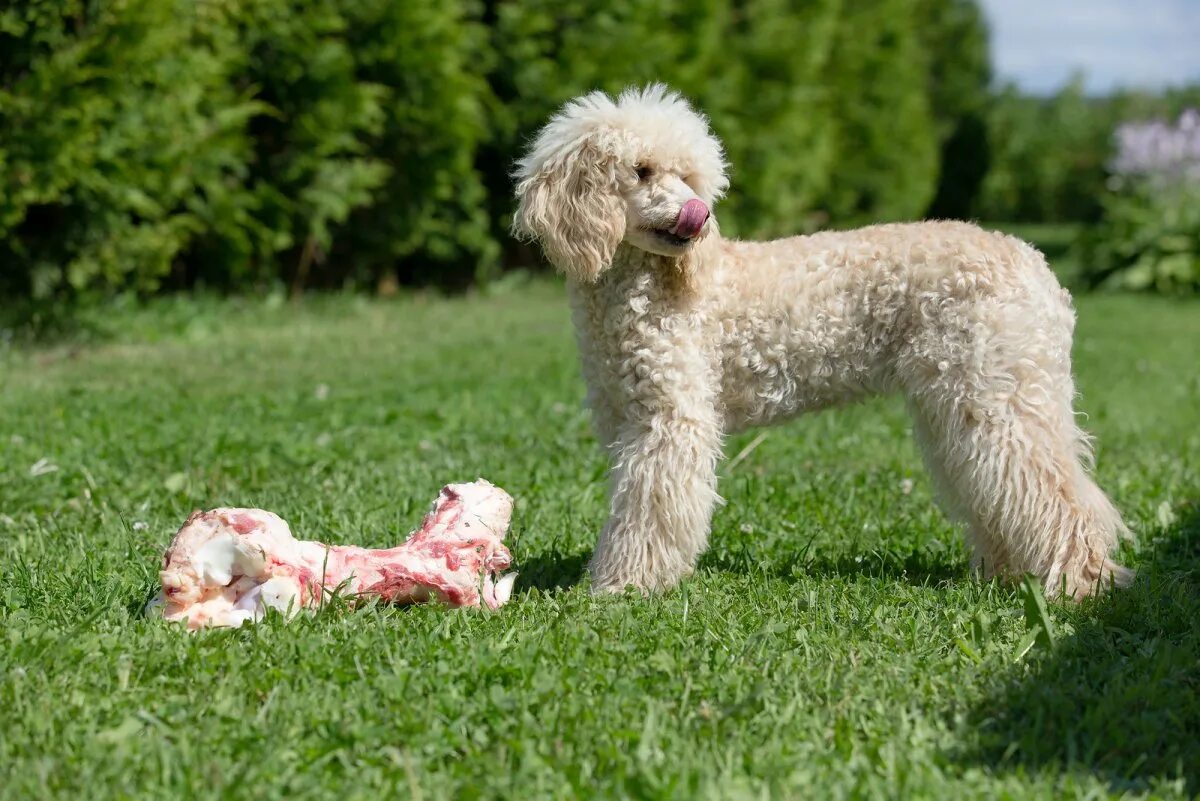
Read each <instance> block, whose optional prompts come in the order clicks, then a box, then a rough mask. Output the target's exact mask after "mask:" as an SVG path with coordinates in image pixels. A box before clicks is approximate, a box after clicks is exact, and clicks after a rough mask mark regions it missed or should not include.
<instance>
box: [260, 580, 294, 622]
mask: <svg viewBox="0 0 1200 801" xmlns="http://www.w3.org/2000/svg"><path fill="white" fill-rule="evenodd" d="M258 590H259V592H260V593H261V594H262V608H266V607H270V608H272V609H278V610H279V611H280V612H283V613H284V614H287V613H288V612H292V613H295V612H296V611H297V610H298V609H299V608H300V588H299V587H298V586H297V585H296V581H295V580H294V579H290V578H285V577H283V576H275V577H274V578H271V579H268V580H267V581H264V582H263V583H262V584H260V585H259V586H258Z"/></svg>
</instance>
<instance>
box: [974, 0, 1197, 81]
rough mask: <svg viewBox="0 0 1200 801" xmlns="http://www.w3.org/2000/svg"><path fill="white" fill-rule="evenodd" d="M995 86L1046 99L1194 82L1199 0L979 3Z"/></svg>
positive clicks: (999, 0) (1013, 0)
mask: <svg viewBox="0 0 1200 801" xmlns="http://www.w3.org/2000/svg"><path fill="white" fill-rule="evenodd" d="M981 2H982V5H983V8H984V12H985V13H986V15H987V18H988V23H989V24H990V26H991V31H992V59H993V62H994V64H995V69H996V76H997V78H999V79H1000V80H1011V81H1015V82H1016V83H1017V84H1018V85H1019V86H1021V87H1022V88H1023V89H1026V90H1029V91H1033V92H1050V91H1053V90H1055V89H1057V88H1059V87H1060V86H1062V85H1063V83H1065V82H1066V81H1067V80H1068V79H1069V78H1070V77H1071V75H1072V74H1073V73H1075V72H1082V73H1083V75H1084V78H1085V84H1086V86H1087V88H1088V89H1089V90H1090V91H1096V92H1103V91H1108V90H1110V89H1114V88H1117V87H1145V88H1161V87H1163V86H1174V85H1179V84H1183V83H1188V82H1194V81H1200V0H981Z"/></svg>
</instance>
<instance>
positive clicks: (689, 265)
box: [598, 231, 721, 299]
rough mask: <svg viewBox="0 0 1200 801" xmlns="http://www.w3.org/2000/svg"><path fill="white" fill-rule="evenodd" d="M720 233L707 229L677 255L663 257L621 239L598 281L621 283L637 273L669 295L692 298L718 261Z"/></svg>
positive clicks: (707, 278) (707, 280)
mask: <svg viewBox="0 0 1200 801" xmlns="http://www.w3.org/2000/svg"><path fill="white" fill-rule="evenodd" d="M720 239H721V236H720V234H719V233H718V232H716V231H710V232H706V233H705V234H704V235H703V236H702V237H700V238H699V239H698V240H697V241H696V242H694V243H693V244H692V245H691V247H689V248H688V249H687V251H685V252H684V253H683V254H682V255H680V256H662V255H659V254H657V253H651V252H649V251H647V250H642V249H641V248H637V247H634V246H633V245H630V244H628V243H626V242H622V243H621V244H620V245H619V246H618V247H617V250H616V252H615V253H614V254H613V260H612V265H611V266H610V267H609V268H608V269H607V270H605V271H604V273H603V274H602V275H601V277H600V281H599V282H598V283H611V282H624V281H625V280H626V279H627V278H629V277H632V276H635V275H640V276H644V277H648V278H650V279H651V280H652V281H654V282H655V283H656V284H658V285H659V286H660V287H661V288H662V289H663V290H665V291H666V292H667V293H668V294H672V295H678V296H680V298H681V299H682V298H684V297H694V296H695V295H696V294H697V292H698V291H699V289H700V288H701V287H702V286H704V285H705V284H706V283H708V282H709V281H710V279H711V273H712V272H713V270H714V269H715V267H716V264H717V262H718V258H717V253H718V251H719V249H720Z"/></svg>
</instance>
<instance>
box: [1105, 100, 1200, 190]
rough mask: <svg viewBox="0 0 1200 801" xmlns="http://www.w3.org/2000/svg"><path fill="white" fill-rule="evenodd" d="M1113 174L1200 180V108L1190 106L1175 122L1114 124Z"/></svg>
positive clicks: (1172, 180)
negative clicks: (1115, 146) (1115, 125)
mask: <svg viewBox="0 0 1200 801" xmlns="http://www.w3.org/2000/svg"><path fill="white" fill-rule="evenodd" d="M1115 138H1116V145H1117V156H1116V158H1115V159H1113V161H1112V164H1111V165H1110V166H1111V168H1112V171H1113V173H1114V174H1116V175H1118V176H1122V177H1126V178H1134V177H1145V178H1149V179H1151V180H1153V181H1155V182H1158V183H1176V182H1183V183H1190V182H1192V181H1200V110H1197V109H1194V108H1189V109H1187V110H1186V111H1184V112H1183V113H1182V114H1180V115H1179V120H1178V121H1177V122H1176V123H1175V124H1174V125H1172V124H1170V123H1168V122H1164V121H1162V120H1153V121H1150V122H1127V123H1124V124H1122V125H1120V126H1118V127H1117V131H1116V137H1115Z"/></svg>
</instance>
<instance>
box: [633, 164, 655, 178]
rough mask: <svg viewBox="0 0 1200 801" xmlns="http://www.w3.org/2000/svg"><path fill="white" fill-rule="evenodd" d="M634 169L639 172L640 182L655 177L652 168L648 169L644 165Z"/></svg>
mask: <svg viewBox="0 0 1200 801" xmlns="http://www.w3.org/2000/svg"><path fill="white" fill-rule="evenodd" d="M633 169H634V170H636V171H637V177H638V180H639V181H644V180H646V179H647V178H649V177H650V176H651V175H654V170H653V169H652V168H651V167H647V166H646V165H644V164H639V165H637V166H636V167H634V168H633Z"/></svg>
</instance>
